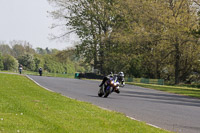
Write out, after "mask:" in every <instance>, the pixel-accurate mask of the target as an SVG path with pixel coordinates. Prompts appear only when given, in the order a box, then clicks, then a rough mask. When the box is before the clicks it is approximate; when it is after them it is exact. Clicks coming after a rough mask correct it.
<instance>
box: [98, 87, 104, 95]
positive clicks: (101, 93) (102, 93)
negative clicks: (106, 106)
mask: <svg viewBox="0 0 200 133" xmlns="http://www.w3.org/2000/svg"><path fill="white" fill-rule="evenodd" d="M103 95H104V92H103V88H100V89H99V92H98V96H99V97H102V96H103Z"/></svg>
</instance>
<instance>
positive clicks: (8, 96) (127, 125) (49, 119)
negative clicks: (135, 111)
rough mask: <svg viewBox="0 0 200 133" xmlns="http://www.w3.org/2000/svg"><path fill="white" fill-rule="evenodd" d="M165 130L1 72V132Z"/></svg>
mask: <svg viewBox="0 0 200 133" xmlns="http://www.w3.org/2000/svg"><path fill="white" fill-rule="evenodd" d="M16 132H20V133H147V132H148V133H165V132H167V131H164V130H161V129H157V128H154V127H151V126H148V125H146V124H145V123H144V122H138V121H134V120H131V119H129V118H127V117H125V115H123V114H121V113H117V112H112V111H106V110H103V109H100V108H99V107H97V106H95V105H92V104H90V103H86V102H81V101H77V100H73V99H70V98H67V97H64V96H62V95H61V94H58V93H54V92H49V91H47V90H45V89H43V88H41V87H39V86H37V85H36V84H34V83H33V82H32V81H30V80H29V79H27V78H26V77H25V76H23V75H10V74H0V133H16Z"/></svg>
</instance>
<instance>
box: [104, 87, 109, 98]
mask: <svg viewBox="0 0 200 133" xmlns="http://www.w3.org/2000/svg"><path fill="white" fill-rule="evenodd" d="M109 94H110V89H109V90H106V92H105V95H104V97H105V98H106V97H108V95H109Z"/></svg>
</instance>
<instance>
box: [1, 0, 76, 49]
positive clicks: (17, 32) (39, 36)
mask: <svg viewBox="0 0 200 133" xmlns="http://www.w3.org/2000/svg"><path fill="white" fill-rule="evenodd" d="M52 10H53V7H52V6H51V5H49V3H48V2H47V0H0V41H1V42H5V43H6V44H9V42H10V41H13V40H19V41H27V42H29V43H30V44H31V45H32V46H33V48H36V47H41V48H46V47H48V48H50V49H52V48H56V49H59V50H62V49H65V48H67V47H72V46H73V44H74V43H75V42H77V41H76V40H77V37H76V36H74V35H71V36H69V37H67V38H66V39H62V40H51V39H49V38H50V34H55V35H60V34H61V33H62V32H61V31H60V30H59V29H51V28H50V27H51V25H52V24H53V23H55V20H53V19H52V18H51V17H50V15H49V14H48V12H47V11H52Z"/></svg>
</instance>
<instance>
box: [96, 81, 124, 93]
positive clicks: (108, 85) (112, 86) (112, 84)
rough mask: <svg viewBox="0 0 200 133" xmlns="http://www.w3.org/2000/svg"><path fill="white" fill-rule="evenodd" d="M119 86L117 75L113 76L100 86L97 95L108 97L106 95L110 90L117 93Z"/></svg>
mask: <svg viewBox="0 0 200 133" xmlns="http://www.w3.org/2000/svg"><path fill="white" fill-rule="evenodd" d="M119 86H120V83H119V81H118V80H117V77H113V78H109V79H108V80H107V81H106V82H105V84H104V85H103V86H102V87H100V89H99V92H98V96H99V97H102V96H104V97H108V95H110V94H111V93H112V92H116V93H119V92H120V91H119Z"/></svg>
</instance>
